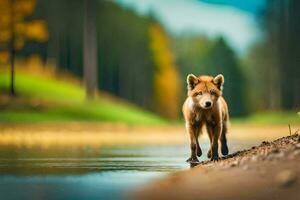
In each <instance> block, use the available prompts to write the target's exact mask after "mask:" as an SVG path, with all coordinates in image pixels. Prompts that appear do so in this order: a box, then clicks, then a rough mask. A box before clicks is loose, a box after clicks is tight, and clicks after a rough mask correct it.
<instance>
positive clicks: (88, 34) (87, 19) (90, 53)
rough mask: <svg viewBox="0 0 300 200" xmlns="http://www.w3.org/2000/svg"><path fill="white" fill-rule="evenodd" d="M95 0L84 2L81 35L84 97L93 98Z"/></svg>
mask: <svg viewBox="0 0 300 200" xmlns="http://www.w3.org/2000/svg"><path fill="white" fill-rule="evenodd" d="M97 5H98V4H97V1H96V0H85V1H84V8H85V9H84V33H83V35H84V36H83V37H84V39H83V44H84V49H83V54H84V55H83V58H84V63H83V65H84V80H85V84H86V95H87V97H88V98H93V97H94V95H95V92H96V90H97V82H98V80H97V76H98V74H97V65H98V60H97V56H98V53H97V45H98V43H97V23H96V19H97V17H96V13H97V12H96V11H97Z"/></svg>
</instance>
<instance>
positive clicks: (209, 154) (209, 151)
mask: <svg viewBox="0 0 300 200" xmlns="http://www.w3.org/2000/svg"><path fill="white" fill-rule="evenodd" d="M207 157H208V158H211V149H209V150H208V152H207Z"/></svg>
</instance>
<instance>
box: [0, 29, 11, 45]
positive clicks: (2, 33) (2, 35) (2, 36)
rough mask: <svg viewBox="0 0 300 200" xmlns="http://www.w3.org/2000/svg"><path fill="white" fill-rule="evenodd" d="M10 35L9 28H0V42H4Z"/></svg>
mask: <svg viewBox="0 0 300 200" xmlns="http://www.w3.org/2000/svg"><path fill="white" fill-rule="evenodd" d="M10 36H11V34H10V30H7V29H6V30H0V43H4V42H7V41H8V40H10Z"/></svg>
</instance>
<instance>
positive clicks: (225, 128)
mask: <svg viewBox="0 0 300 200" xmlns="http://www.w3.org/2000/svg"><path fill="white" fill-rule="evenodd" d="M227 131H228V123H227V121H224V122H223V129H222V133H221V137H220V141H221V152H222V155H224V156H226V155H228V151H229V150H228V146H227V138H226V134H227Z"/></svg>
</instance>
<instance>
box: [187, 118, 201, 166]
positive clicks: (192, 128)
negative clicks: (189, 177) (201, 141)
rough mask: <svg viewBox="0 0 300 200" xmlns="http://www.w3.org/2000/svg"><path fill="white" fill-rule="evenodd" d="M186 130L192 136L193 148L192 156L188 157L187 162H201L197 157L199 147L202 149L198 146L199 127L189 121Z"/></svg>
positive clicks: (191, 144) (191, 146)
mask: <svg viewBox="0 0 300 200" xmlns="http://www.w3.org/2000/svg"><path fill="white" fill-rule="evenodd" d="M186 130H187V132H188V134H189V136H190V148H191V157H190V158H189V159H187V162H190V163H195V162H199V160H198V158H197V148H199V149H200V147H199V146H198V141H197V138H196V134H197V127H195V126H193V125H192V124H190V123H187V124H186ZM200 150H201V149H200ZM198 151H199V150H198Z"/></svg>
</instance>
